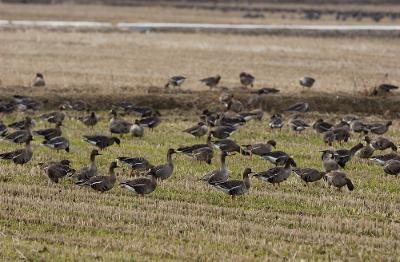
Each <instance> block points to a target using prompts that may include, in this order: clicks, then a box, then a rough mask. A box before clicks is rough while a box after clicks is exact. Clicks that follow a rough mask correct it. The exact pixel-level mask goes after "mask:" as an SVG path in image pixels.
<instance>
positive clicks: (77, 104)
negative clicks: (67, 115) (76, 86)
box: [67, 100, 91, 111]
mask: <svg viewBox="0 0 400 262" xmlns="http://www.w3.org/2000/svg"><path fill="white" fill-rule="evenodd" d="M67 105H68V107H69V108H70V109H72V110H75V111H88V110H90V108H91V106H90V105H89V104H88V103H86V102H85V101H82V100H77V101H73V102H69V103H67Z"/></svg>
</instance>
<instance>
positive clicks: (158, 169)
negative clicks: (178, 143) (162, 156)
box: [148, 148, 176, 180]
mask: <svg viewBox="0 0 400 262" xmlns="http://www.w3.org/2000/svg"><path fill="white" fill-rule="evenodd" d="M174 153H176V151H175V150H174V149H172V148H170V149H168V152H167V164H164V165H159V166H155V167H153V168H151V169H150V171H149V173H148V175H152V176H154V177H155V178H156V179H161V180H164V179H167V178H169V177H170V176H171V175H172V173H173V172H174V164H173V163H172V154H174Z"/></svg>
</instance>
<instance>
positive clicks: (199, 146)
mask: <svg viewBox="0 0 400 262" xmlns="http://www.w3.org/2000/svg"><path fill="white" fill-rule="evenodd" d="M211 136H212V135H211V133H210V132H209V133H208V136H207V143H206V144H194V145H190V146H181V147H178V148H177V149H176V152H177V153H183V154H186V155H191V154H192V153H193V152H194V151H195V150H199V149H202V148H212V144H211Z"/></svg>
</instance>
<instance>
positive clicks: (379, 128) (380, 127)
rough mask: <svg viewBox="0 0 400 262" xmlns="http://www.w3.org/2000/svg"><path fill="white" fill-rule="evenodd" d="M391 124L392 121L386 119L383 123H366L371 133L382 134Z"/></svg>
mask: <svg viewBox="0 0 400 262" xmlns="http://www.w3.org/2000/svg"><path fill="white" fill-rule="evenodd" d="M391 125H392V121H388V122H386V123H384V124H382V123H372V124H368V125H367V128H368V130H369V131H370V132H371V133H373V134H377V135H383V134H385V133H386V132H387V131H388V130H389V127H390V126H391Z"/></svg>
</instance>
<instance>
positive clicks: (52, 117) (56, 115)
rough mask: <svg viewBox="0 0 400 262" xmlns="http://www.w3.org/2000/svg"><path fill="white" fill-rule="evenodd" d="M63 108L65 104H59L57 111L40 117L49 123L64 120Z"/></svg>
mask: <svg viewBox="0 0 400 262" xmlns="http://www.w3.org/2000/svg"><path fill="white" fill-rule="evenodd" d="M64 110H65V106H64V105H61V106H59V111H56V112H51V113H47V114H43V115H41V116H40V119H42V120H44V121H47V122H49V123H53V124H56V123H59V122H62V121H64V118H65V113H64Z"/></svg>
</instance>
